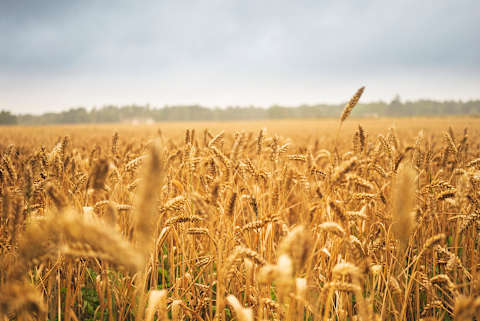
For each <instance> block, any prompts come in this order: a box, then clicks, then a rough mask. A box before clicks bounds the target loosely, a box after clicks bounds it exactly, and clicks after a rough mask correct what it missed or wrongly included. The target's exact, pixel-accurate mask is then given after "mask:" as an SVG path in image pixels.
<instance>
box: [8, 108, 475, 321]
mask: <svg viewBox="0 0 480 321" xmlns="http://www.w3.org/2000/svg"><path fill="white" fill-rule="evenodd" d="M344 116H345V117H342V118H341V119H340V120H335V119H332V120H303V121H302V120H292V121H287V120H282V121H267V122H249V123H244V122H230V123H162V124H154V125H138V126H133V125H127V124H122V125H88V126H87V125H85V126H43V127H1V128H0V137H1V138H2V140H1V141H0V152H1V159H0V183H1V185H0V191H1V200H0V202H1V217H0V318H1V320H62V321H63V320H65V321H76V320H109V321H110V320H147V321H151V320H205V321H207V320H218V321H220V320H239V321H250V320H299V321H300V320H324V321H326V320H362V321H367V320H421V319H423V320H462V321H463V320H478V319H479V316H480V277H479V274H478V272H477V271H478V270H479V263H480V257H479V255H480V252H479V246H480V244H479V227H480V224H479V223H480V219H479V218H480V205H479V197H480V192H479V191H480V119H474V118H438V119H421V118H416V119H346V118H347V117H348V114H346V115H344ZM342 120H343V121H342Z"/></svg>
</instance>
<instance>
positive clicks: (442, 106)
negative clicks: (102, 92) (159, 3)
mask: <svg viewBox="0 0 480 321" xmlns="http://www.w3.org/2000/svg"><path fill="white" fill-rule="evenodd" d="M344 106H345V105H344V104H338V105H327V104H317V105H301V106H298V107H286V106H278V105H275V106H271V107H269V108H261V107H253V106H250V107H227V108H207V107H203V106H199V105H191V106H165V107H163V108H152V107H150V106H149V105H146V106H138V105H129V106H104V107H101V108H93V109H92V110H87V109H86V108H83V107H80V108H72V109H69V110H67V111H63V112H59V113H45V114H42V115H30V114H24V115H13V114H11V113H10V112H8V111H1V112H0V124H23V125H42V124H79V123H118V122H132V121H139V122H144V121H155V122H159V121H195V120H203V121H205V120H211V121H227V120H262V119H291V118H325V117H338V116H339V115H340V114H341V113H342V110H343V108H344ZM446 115H472V116H480V100H471V101H466V102H463V101H434V100H417V101H406V102H402V101H401V99H400V98H399V97H396V98H395V99H393V100H392V101H391V102H390V103H386V102H375V103H366V104H359V105H358V106H357V107H355V109H354V111H353V112H352V117H413V116H446Z"/></svg>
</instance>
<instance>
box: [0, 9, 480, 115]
mask: <svg viewBox="0 0 480 321" xmlns="http://www.w3.org/2000/svg"><path fill="white" fill-rule="evenodd" d="M479 39H480V1H478V0H472V1H470V0H450V1H449V0H435V1H434V0H422V1H418V0H399V1H384V0H371V1H357V0H350V1H346V0H345V1H342V0H323V1H320V0H312V1H309V0H302V1H282V0H275V1H268V0H261V1H259V0H252V1H250V0H238V1H234V0H218V1H216V0H208V1H195V0H190V1H182V0H172V1H159V0H156V1H155V0H145V1H133V0H128V1H127V0H123V1H121V0H116V1H94V0H82V1H65V0H45V1H37V0H1V1H0V109H8V110H11V111H14V112H16V113H26V112H30V113H41V112H45V111H59V110H62V109H66V108H69V107H75V106H85V107H88V108H91V107H93V106H102V105H104V104H129V103H137V104H145V103H150V104H151V105H153V106H163V105H165V104H189V103H200V104H203V105H208V106H227V105H249V104H255V105H262V106H269V105H271V104H275V103H278V104H285V105H297V104H302V103H317V102H330V103H338V102H342V101H345V100H347V99H348V98H349V97H350V96H351V95H352V93H353V92H354V91H355V90H356V89H357V88H358V87H360V86H361V85H365V86H366V87H367V89H366V92H365V96H364V99H365V101H375V100H379V99H382V100H387V101H389V100H391V99H392V98H393V96H394V95H395V94H397V93H398V94H400V95H401V96H402V98H405V99H416V98H435V99H464V100H466V99H472V98H480V41H479Z"/></svg>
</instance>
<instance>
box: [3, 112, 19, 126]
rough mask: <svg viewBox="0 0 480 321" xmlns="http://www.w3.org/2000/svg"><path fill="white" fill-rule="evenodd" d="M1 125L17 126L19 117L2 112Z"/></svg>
mask: <svg viewBox="0 0 480 321" xmlns="http://www.w3.org/2000/svg"><path fill="white" fill-rule="evenodd" d="M0 124H1V125H15V124H17V116H15V115H13V114H12V113H11V112H9V111H7V110H2V111H0Z"/></svg>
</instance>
